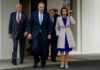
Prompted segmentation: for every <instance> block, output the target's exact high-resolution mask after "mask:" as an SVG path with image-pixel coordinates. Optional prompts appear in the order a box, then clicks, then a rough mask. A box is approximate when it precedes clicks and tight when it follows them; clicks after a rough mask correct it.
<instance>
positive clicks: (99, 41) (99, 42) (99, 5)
mask: <svg viewBox="0 0 100 70" xmlns="http://www.w3.org/2000/svg"><path fill="white" fill-rule="evenodd" d="M94 1H95V9H93V10H95V16H94V17H95V26H94V27H95V52H96V53H100V0H94Z"/></svg>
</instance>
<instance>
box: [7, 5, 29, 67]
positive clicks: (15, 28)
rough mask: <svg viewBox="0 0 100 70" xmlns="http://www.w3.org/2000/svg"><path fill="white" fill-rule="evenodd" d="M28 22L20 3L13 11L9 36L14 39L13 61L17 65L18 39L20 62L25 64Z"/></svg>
mask: <svg viewBox="0 0 100 70" xmlns="http://www.w3.org/2000/svg"><path fill="white" fill-rule="evenodd" d="M27 24H28V17H27V15H26V14H25V13H23V12H22V5H21V4H18V5H17V6H16V12H13V13H11V15H10V21H9V38H10V39H13V53H12V63H13V64H14V65H17V62H16V59H17V49H18V40H19V43H20V64H23V60H24V49H25V37H26V36H27V31H26V30H27Z"/></svg>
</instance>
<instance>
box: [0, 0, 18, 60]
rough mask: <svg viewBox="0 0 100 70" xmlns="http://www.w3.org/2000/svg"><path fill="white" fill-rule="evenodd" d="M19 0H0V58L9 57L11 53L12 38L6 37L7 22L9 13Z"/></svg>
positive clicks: (14, 8)
mask: <svg viewBox="0 0 100 70" xmlns="http://www.w3.org/2000/svg"><path fill="white" fill-rule="evenodd" d="M18 2H19V0H1V2H0V3H1V6H0V7H1V25H0V26H1V27H0V28H1V38H0V39H1V42H0V43H1V44H2V45H1V48H0V52H1V59H10V58H11V54H12V50H13V47H12V44H13V43H12V40H10V39H9V37H8V24H9V17H10V13H11V12H14V11H15V10H16V4H18Z"/></svg>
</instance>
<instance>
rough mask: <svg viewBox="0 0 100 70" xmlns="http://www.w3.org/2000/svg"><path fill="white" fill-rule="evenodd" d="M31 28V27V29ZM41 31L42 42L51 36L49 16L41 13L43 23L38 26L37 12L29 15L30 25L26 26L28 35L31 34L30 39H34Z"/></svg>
mask: <svg viewBox="0 0 100 70" xmlns="http://www.w3.org/2000/svg"><path fill="white" fill-rule="evenodd" d="M32 26H33V27H32ZM40 30H41V35H42V38H43V39H44V40H46V39H47V36H48V35H51V24H50V17H49V14H48V13H46V12H44V13H43V21H42V24H41V25H40V22H39V12H38V11H35V12H33V13H32V15H31V19H30V24H29V25H28V33H29V34H32V38H33V39H36V38H37V37H38V35H39V32H40Z"/></svg>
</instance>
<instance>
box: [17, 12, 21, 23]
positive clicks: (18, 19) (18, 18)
mask: <svg viewBox="0 0 100 70" xmlns="http://www.w3.org/2000/svg"><path fill="white" fill-rule="evenodd" d="M19 22H20V14H19V13H18V17H17V23H18V24H19Z"/></svg>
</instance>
